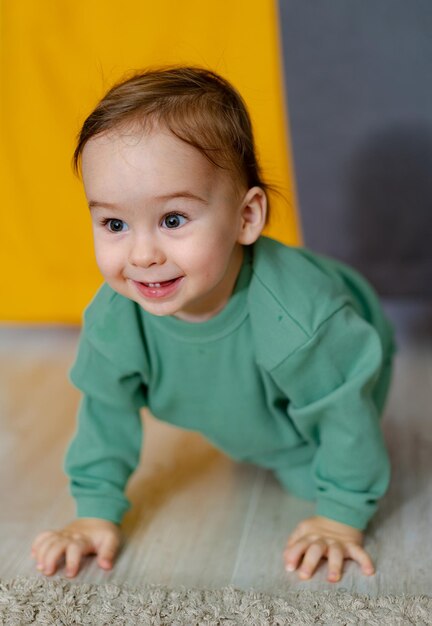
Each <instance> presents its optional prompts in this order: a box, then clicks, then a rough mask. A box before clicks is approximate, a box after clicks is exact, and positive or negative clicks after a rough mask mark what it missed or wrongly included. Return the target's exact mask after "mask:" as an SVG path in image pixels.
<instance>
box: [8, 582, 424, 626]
mask: <svg viewBox="0 0 432 626" xmlns="http://www.w3.org/2000/svg"><path fill="white" fill-rule="evenodd" d="M0 620H1V621H0V624H2V626H3V625H4V626H25V625H26V624H43V625H44V626H45V625H46V626H48V625H50V626H51V625H52V624H55V626H63V625H67V626H69V625H70V626H76V625H78V626H81V625H83V624H85V625H86V626H105V625H111V624H114V625H115V626H123V625H124V626H133V625H135V624H137V625H141V624H142V625H145V626H195V625H196V626H198V625H199V626H201V625H202V626H219V625H222V626H284V625H286V624H293V625H295V626H303V625H306V624H308V625H309V624H325V625H329V626H330V625H331V626H336V625H339V624H344V625H346V624H366V625H367V626H375V625H376V626H382V625H383V624H384V625H387V624H388V625H389V626H399V625H405V624H415V625H416V626H422V625H423V624H432V598H431V597H428V596H401V597H396V596H382V597H380V598H369V597H367V596H363V595H355V594H351V593H348V592H328V593H327V592H321V593H315V592H311V591H300V592H292V593H290V594H289V595H287V597H284V598H280V597H277V596H272V595H268V594H264V593H258V592H256V591H240V590H238V589H234V588H233V587H224V588H222V589H217V590H202V589H183V588H178V589H169V588H167V587H160V586H153V585H146V586H142V587H137V588H135V587H132V586H129V585H126V584H125V585H117V584H103V585H95V584H86V583H73V582H69V581H67V580H64V579H62V578H52V579H44V578H42V577H41V578H38V577H32V578H26V577H17V578H15V579H14V580H10V581H6V580H0Z"/></svg>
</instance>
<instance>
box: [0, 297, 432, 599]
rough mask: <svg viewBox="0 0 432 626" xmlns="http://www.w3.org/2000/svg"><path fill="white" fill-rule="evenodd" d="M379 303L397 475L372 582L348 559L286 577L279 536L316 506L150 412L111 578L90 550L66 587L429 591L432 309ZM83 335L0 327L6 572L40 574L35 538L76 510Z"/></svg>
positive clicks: (371, 536) (375, 540)
mask: <svg viewBox="0 0 432 626" xmlns="http://www.w3.org/2000/svg"><path fill="white" fill-rule="evenodd" d="M384 306H385V308H386V310H387V312H388V315H389V316H390V318H391V319H392V320H393V321H394V323H395V325H396V328H397V338H398V342H399V353H398V355H397V361H396V369H395V377H394V382H393V386H392V391H391V395H390V400H389V404H388V406H387V410H386V415H385V418H384V423H383V426H384V430H385V435H386V440H387V442H388V445H389V448H390V452H391V457H392V462H393V479H392V484H391V488H390V491H389V492H388V494H387V496H386V497H385V499H384V500H383V502H382V506H381V509H380V512H379V513H378V515H377V516H376V517H375V519H374V521H373V522H372V524H371V526H370V529H369V532H368V537H367V545H368V547H369V549H370V552H371V554H372V556H373V557H374V559H375V561H376V564H377V568H378V572H377V574H376V575H375V576H373V577H371V578H365V577H363V576H362V575H361V574H360V573H359V571H358V568H357V566H356V565H355V564H354V563H352V562H347V563H346V567H345V574H344V576H343V578H342V580H341V582H340V583H338V584H333V585H332V584H330V583H327V582H326V580H325V569H324V567H321V568H320V570H319V572H318V573H317V574H316V575H315V577H314V578H313V579H312V580H311V581H308V582H300V581H299V580H298V579H297V576H296V574H295V573H293V574H287V573H286V572H285V571H284V569H283V565H282V550H283V547H284V544H285V541H286V538H287V536H288V534H289V533H290V531H291V530H292V529H293V527H294V526H295V525H296V524H297V522H298V521H299V520H301V519H302V518H303V517H305V516H309V515H312V514H313V504H311V503H307V502H303V501H301V500H297V499H296V498H294V497H291V496H289V495H288V494H286V493H284V492H283V491H282V490H281V488H280V487H279V486H278V484H277V483H276V481H275V480H274V478H273V477H272V475H271V474H270V473H268V472H266V471H263V470H260V469H257V468H255V467H253V466H250V465H245V464H235V463H233V462H232V461H231V460H229V459H228V458H226V457H225V456H224V455H223V454H221V453H220V452H218V451H217V450H215V449H214V448H212V447H211V445H210V444H208V443H207V442H206V441H204V440H203V439H202V438H201V437H200V436H199V435H195V434H190V433H186V432H184V431H181V430H178V429H174V428H173V427H171V426H168V425H166V424H163V423H161V422H158V421H157V420H155V419H154V418H153V417H152V416H150V415H147V414H144V420H145V432H146V435H145V444H144V454H143V458H142V462H141V465H140V467H139V469H138V470H137V472H136V473H135V475H134V476H133V478H132V480H131V481H130V484H129V495H130V497H131V499H132V501H133V504H134V507H133V510H132V511H131V512H129V513H128V514H127V516H126V519H125V523H124V530H125V533H126V536H127V542H126V545H125V546H124V548H123V551H122V553H121V555H120V557H119V559H118V561H117V564H116V567H115V568H114V570H113V571H112V572H110V573H106V572H103V571H102V570H100V569H99V568H98V567H97V565H96V563H95V560H94V558H92V557H90V558H88V559H87V561H86V563H85V566H84V568H83V570H82V572H81V573H80V574H79V575H78V576H77V577H76V578H75V579H74V581H77V582H83V581H86V582H96V583H101V582H107V581H116V582H122V581H127V582H129V583H131V584H140V583H154V584H158V583H159V584H166V585H186V586H196V587H219V586H224V585H229V584H231V585H234V586H236V587H238V588H241V589H250V588H254V589H257V590H260V591H267V592H273V593H278V594H283V593H284V592H285V591H288V590H293V589H311V590H326V589H336V588H344V589H347V590H349V591H357V592H359V593H368V594H370V595H377V594H382V593H395V594H402V593H415V594H431V595H432V569H431V554H432V410H431V406H432V303H420V302H416V301H410V300H408V301H406V300H405V301H402V300H401V301H399V300H387V301H385V302H384ZM77 338H78V330H77V329H76V328H70V327H50V328H16V327H11V326H2V327H0V370H1V373H0V380H1V382H0V462H1V472H0V484H1V492H0V493H1V503H2V506H1V508H0V577H1V578H8V579H9V578H12V577H15V576H16V575H36V576H40V575H41V574H39V573H37V571H36V569H35V564H34V561H33V560H32V559H31V558H30V544H31V542H32V540H33V538H34V536H35V534H36V533H37V532H39V531H41V530H43V529H46V528H56V527H59V526H61V525H62V524H65V523H67V522H68V521H69V520H70V519H72V517H73V515H74V505H73V502H72V500H71V498H70V496H69V494H68V486H67V481H66V477H65V476H64V475H63V473H62V469H61V465H62V459H63V455H64V452H65V448H66V446H67V443H68V441H69V439H70V437H71V435H72V433H73V430H74V427H75V426H74V419H75V411H76V407H77V402H78V392H77V391H76V390H75V389H73V388H72V387H71V385H70V384H69V383H68V380H67V376H66V375H67V371H68V368H69V366H70V365H71V363H72V360H73V358H74V351H75V348H76V344H77ZM62 574H63V571H62V570H60V572H59V574H57V575H60V576H61V575H62Z"/></svg>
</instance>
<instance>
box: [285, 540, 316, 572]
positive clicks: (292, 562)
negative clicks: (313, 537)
mask: <svg viewBox="0 0 432 626" xmlns="http://www.w3.org/2000/svg"><path fill="white" fill-rule="evenodd" d="M309 544H310V540H309V539H300V540H299V541H297V543H295V544H294V545H292V546H290V547H289V548H287V549H286V550H285V552H284V560H285V569H286V570H287V572H293V571H294V570H295V569H296V568H297V565H298V563H299V561H300V559H301V557H302V556H303V554H304V553H305V551H306V550H307V548H308V546H309Z"/></svg>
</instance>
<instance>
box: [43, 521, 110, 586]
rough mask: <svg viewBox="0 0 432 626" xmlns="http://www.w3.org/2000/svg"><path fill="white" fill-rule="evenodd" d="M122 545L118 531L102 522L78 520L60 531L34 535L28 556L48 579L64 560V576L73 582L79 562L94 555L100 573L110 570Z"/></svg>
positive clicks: (108, 522) (106, 522)
mask: <svg viewBox="0 0 432 626" xmlns="http://www.w3.org/2000/svg"><path fill="white" fill-rule="evenodd" d="M121 543H122V534H121V531H120V528H119V527H118V526H117V525H116V524H114V523H113V522H110V521H108V520H104V519H98V518H79V519H76V520H74V521H73V522H71V523H70V524H68V525H67V526H65V527H64V528H61V529H59V530H47V531H44V532H41V533H39V534H38V535H37V537H36V538H35V540H34V541H33V543H32V546H31V556H32V558H34V559H36V563H37V569H38V570H40V571H41V573H43V574H46V575H47V576H50V575H52V574H55V572H56V570H57V567H58V566H60V562H61V559H62V558H63V557H64V559H65V564H66V576H68V577H70V578H73V577H74V576H75V575H76V574H77V573H78V571H79V568H80V565H81V560H82V558H83V557H84V556H86V555H88V554H96V555H97V557H98V564H99V566H100V567H102V568H103V569H108V570H109V569H111V568H112V565H113V561H114V559H115V557H116V555H117V553H118V550H119V548H120V545H121Z"/></svg>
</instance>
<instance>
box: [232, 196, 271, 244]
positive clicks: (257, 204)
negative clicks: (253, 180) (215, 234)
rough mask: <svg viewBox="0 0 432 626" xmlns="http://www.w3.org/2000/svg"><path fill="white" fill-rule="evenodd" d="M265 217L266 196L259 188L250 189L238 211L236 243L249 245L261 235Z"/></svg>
mask: <svg viewBox="0 0 432 626" xmlns="http://www.w3.org/2000/svg"><path fill="white" fill-rule="evenodd" d="M266 215H267V196H266V194H265V192H264V190H263V189H261V187H251V189H249V190H248V192H247V194H246V195H245V197H244V198H243V201H242V206H241V209H240V228H239V236H238V239H237V241H238V243H241V244H243V245H249V244H251V243H254V242H255V241H256V240H257V239H258V237H259V236H260V235H261V233H262V231H263V229H264V226H265V221H266Z"/></svg>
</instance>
